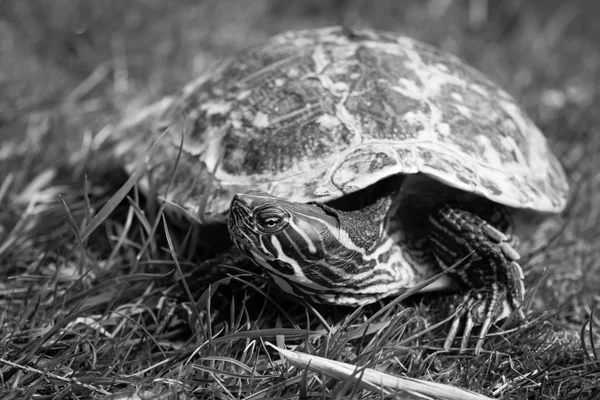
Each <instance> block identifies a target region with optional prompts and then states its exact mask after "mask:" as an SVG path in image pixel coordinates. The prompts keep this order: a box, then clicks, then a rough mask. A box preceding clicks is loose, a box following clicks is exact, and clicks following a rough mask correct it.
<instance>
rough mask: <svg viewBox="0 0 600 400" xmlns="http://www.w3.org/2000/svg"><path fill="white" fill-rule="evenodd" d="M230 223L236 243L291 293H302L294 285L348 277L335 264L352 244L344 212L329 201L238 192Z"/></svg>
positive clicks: (321, 286)
mask: <svg viewBox="0 0 600 400" xmlns="http://www.w3.org/2000/svg"><path fill="white" fill-rule="evenodd" d="M228 227H229V233H230V235H231V239H232V240H233V242H234V243H235V245H236V246H237V247H238V248H239V249H240V250H241V251H242V252H243V253H245V254H246V255H247V256H248V257H249V258H250V259H251V260H253V261H254V262H255V263H256V264H258V265H260V266H262V267H264V268H265V269H266V270H267V271H268V272H269V273H270V274H271V276H273V278H274V279H275V281H276V283H277V284H278V285H279V286H280V287H281V288H282V289H284V290H285V291H287V292H289V293H292V294H295V295H301V294H300V293H298V291H297V290H294V286H301V288H302V292H305V293H306V292H311V293H319V292H328V291H329V292H330V291H331V288H332V287H334V286H336V285H343V284H345V283H347V278H346V276H340V275H339V274H336V273H335V272H334V271H333V270H332V264H334V265H335V264H338V263H337V262H336V259H337V258H339V257H340V256H342V255H343V254H345V250H347V249H346V248H345V246H344V244H345V243H344V241H343V240H340V238H343V237H344V236H345V235H344V234H343V232H342V230H341V228H340V221H339V220H338V215H336V213H335V210H334V209H331V208H330V207H328V206H326V205H323V204H319V203H306V204H305V203H296V202H292V201H288V200H285V199H282V198H279V197H275V196H271V195H269V194H267V193H264V192H258V191H249V192H245V193H242V194H237V195H236V196H235V197H234V198H233V200H232V202H231V207H230V212H229V220H228ZM290 284H291V285H290Z"/></svg>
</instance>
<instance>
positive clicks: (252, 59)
mask: <svg viewBox="0 0 600 400" xmlns="http://www.w3.org/2000/svg"><path fill="white" fill-rule="evenodd" d="M165 104H166V105H165V106H164V107H162V108H161V111H160V112H158V113H156V118H155V120H154V122H153V126H154V127H155V129H154V130H153V132H154V133H155V134H158V133H159V132H163V130H164V129H165V128H168V132H167V133H163V135H166V138H162V139H161V140H160V141H159V142H160V144H159V148H158V150H153V153H152V154H151V156H149V157H148V160H149V161H148V162H149V164H150V167H149V168H151V169H152V171H153V173H152V179H153V182H152V184H153V186H154V187H155V190H156V191H157V193H159V194H160V195H161V198H162V200H163V201H165V202H167V203H168V204H170V205H172V206H174V207H175V208H176V209H177V210H180V211H181V210H183V211H184V212H185V213H186V214H187V215H189V216H191V217H192V218H193V219H195V220H197V221H206V220H207V219H211V218H212V219H214V220H218V221H222V222H225V221H226V222H227V227H228V230H229V234H230V237H231V240H232V242H233V244H234V245H235V248H237V250H232V251H241V253H242V254H243V255H244V256H245V257H247V258H248V259H250V260H251V261H252V262H253V263H255V264H256V265H258V266H259V267H260V268H261V269H263V270H264V271H265V272H266V273H267V274H268V275H270V276H271V277H272V278H273V281H274V282H275V283H276V284H277V285H278V286H279V287H280V288H281V289H283V290H284V291H285V292H287V293H290V294H292V295H294V296H297V297H301V298H305V299H308V300H310V301H314V302H318V303H325V304H331V305H346V306H360V305H364V304H370V303H374V302H377V301H379V300H380V299H383V298H386V297H390V296H398V295H400V294H402V293H404V292H406V291H407V290H410V289H411V288H413V287H415V286H416V285H418V284H420V283H422V282H425V281H427V280H428V279H430V278H432V277H435V276H438V275H439V276H440V278H439V279H438V280H437V281H435V282H434V283H432V284H430V285H429V286H428V287H427V289H428V290H443V289H447V288H450V289H451V290H455V291H457V292H458V293H460V294H461V296H462V297H460V302H459V304H458V312H457V313H456V316H455V317H454V320H453V322H452V324H451V327H450V329H449V332H448V335H447V339H446V342H445V344H444V347H445V348H446V349H450V347H451V346H452V344H453V342H454V341H455V339H456V335H457V332H458V330H459V329H460V326H461V325H464V328H463V336H462V341H461V351H462V350H465V349H466V347H467V343H468V340H469V338H470V335H471V332H472V329H473V327H474V326H477V325H478V326H480V331H479V335H478V337H477V344H476V351H477V352H479V351H481V349H482V346H483V342H484V338H485V335H486V334H487V332H488V331H489V329H490V327H491V326H492V324H494V323H496V322H497V321H500V320H502V319H504V318H506V317H508V316H511V315H513V316H516V317H517V319H522V318H524V315H523V312H522V303H523V299H524V291H525V288H524V274H523V271H522V267H521V266H520V264H519V258H520V255H519V254H520V253H519V251H518V248H519V247H518V242H519V236H520V235H523V234H525V235H529V234H530V233H531V232H532V231H534V230H535V225H536V224H537V222H536V221H538V220H537V219H535V218H530V217H529V216H530V215H539V216H542V217H543V218H545V217H546V216H547V215H549V214H556V213H559V212H560V211H561V210H563V209H564V207H565V205H566V201H567V195H568V183H567V179H566V175H565V172H564V171H563V169H562V167H561V165H560V163H559V161H558V159H557V158H556V157H555V155H553V154H552V152H551V150H550V147H549V144H548V142H547V140H546V138H545V137H544V136H543V134H542V133H541V131H540V130H539V129H538V128H537V127H536V125H535V124H534V122H533V121H532V120H531V118H530V117H528V116H527V114H526V113H525V112H524V111H523V110H522V109H521V108H520V106H519V105H518V104H517V102H516V101H515V100H514V99H513V98H512V97H511V96H510V95H509V94H507V93H506V92H505V91H504V90H502V89H501V88H500V87H499V86H498V85H496V84H495V83H493V82H492V81H491V80H490V79H488V78H487V77H485V76H484V75H483V74H482V73H481V72H479V71H477V70H476V69H474V68H473V67H471V66H469V65H467V64H466V63H465V62H463V61H461V60H460V59H459V58H457V57H455V56H453V55H451V54H449V53H446V52H444V51H442V50H440V49H438V48H436V47H433V46H431V45H428V44H425V43H422V42H420V41H417V40H415V39H412V38H409V37H405V36H401V35H398V34H395V33H390V32H384V31H378V30H374V29H352V28H348V27H340V26H334V27H324V28H315V29H305V30H300V31H290V32H285V33H282V34H278V35H276V36H273V37H271V38H269V39H267V40H266V41H265V42H264V43H262V44H260V45H257V46H255V47H252V48H250V49H248V50H246V51H243V52H242V53H240V54H239V55H237V56H235V57H233V58H232V59H230V60H228V61H226V62H224V63H223V64H222V65H220V66H218V67H217V68H215V70H214V71H211V72H210V73H208V74H206V75H203V76H202V77H200V78H198V79H197V80H195V81H193V82H192V83H190V84H188V85H187V86H186V87H185V88H184V89H183V90H181V91H180V92H179V93H178V94H176V95H175V96H173V97H171V98H169V100H168V101H167V102H166V103H165ZM152 137H153V138H156V135H154V136H152ZM131 143H134V144H135V145H134V146H124V147H122V150H121V153H128V154H129V153H131V149H132V148H135V149H139V148H140V146H139V143H138V142H137V139H136V140H134V141H132V142H131ZM123 149H126V150H123ZM138 156H139V154H138ZM134 158H135V157H134ZM175 160H177V161H175ZM175 164H177V165H175ZM175 167H176V170H175V172H173V170H174V169H175ZM167 189H168V191H167ZM235 248H234V249H235Z"/></svg>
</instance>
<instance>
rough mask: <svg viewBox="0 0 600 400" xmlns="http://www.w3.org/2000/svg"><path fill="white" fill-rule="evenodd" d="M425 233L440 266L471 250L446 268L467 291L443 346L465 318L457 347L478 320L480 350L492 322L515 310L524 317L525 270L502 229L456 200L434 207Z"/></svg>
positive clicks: (444, 265)
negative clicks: (427, 232)
mask: <svg viewBox="0 0 600 400" xmlns="http://www.w3.org/2000/svg"><path fill="white" fill-rule="evenodd" d="M429 237H430V239H431V242H432V243H433V251H434V254H435V257H436V259H437V261H438V263H439V264H440V266H441V267H442V268H443V269H448V268H450V267H452V266H453V265H454V264H455V263H456V262H457V261H458V260H460V259H461V258H463V257H465V256H467V255H469V254H471V256H470V257H468V258H467V259H466V260H465V261H463V262H462V263H461V264H460V265H458V266H457V267H456V268H454V269H453V270H451V271H449V274H450V275H451V276H452V277H453V278H454V279H455V280H456V281H457V283H458V284H460V285H461V286H462V287H463V288H465V290H468V293H467V294H466V295H465V298H464V302H463V303H462V304H461V305H460V308H459V310H458V313H457V316H456V317H455V319H454V321H453V322H452V326H451V327H450V331H449V332H448V337H447V339H446V342H445V343H444V348H445V349H446V350H448V349H449V348H450V346H451V345H452V343H453V342H454V339H455V337H456V333H457V331H458V327H459V325H460V323H461V321H462V320H464V334H463V338H462V341H461V347H460V350H461V352H462V351H464V350H465V349H466V347H467V342H468V340H469V336H470V335H471V330H472V329H473V327H474V326H475V325H481V330H480V332H479V337H478V340H477V344H476V347H475V353H477V354H478V353H479V352H480V351H481V348H482V345H483V340H484V337H485V335H486V334H487V332H488V331H489V329H490V327H491V325H492V323H494V322H496V321H499V320H501V319H504V318H506V317H508V316H509V315H511V314H513V313H515V312H517V313H518V316H519V317H520V318H524V315H523V312H522V310H521V306H522V303H523V297H524V292H525V287H524V285H523V270H522V269H521V266H520V265H519V264H518V263H517V261H518V260H519V253H517V251H516V250H515V249H514V248H513V247H512V245H511V244H510V241H509V238H508V237H507V236H506V235H505V234H504V233H503V232H502V231H500V230H498V229H496V228H495V227H493V226H492V225H490V223H488V222H487V221H485V220H484V219H482V218H481V217H479V216H477V215H475V214H473V213H471V212H469V211H466V210H464V209H462V208H459V207H458V206H455V205H449V204H441V205H439V206H437V207H436V208H435V209H434V210H433V212H432V213H431V214H430V217H429Z"/></svg>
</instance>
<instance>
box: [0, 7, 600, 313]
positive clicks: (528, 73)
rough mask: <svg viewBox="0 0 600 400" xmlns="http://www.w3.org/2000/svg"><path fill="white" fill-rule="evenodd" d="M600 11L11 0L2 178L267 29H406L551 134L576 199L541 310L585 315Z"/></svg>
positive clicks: (63, 158) (5, 28)
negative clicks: (19, 161) (17, 160)
mask: <svg viewBox="0 0 600 400" xmlns="http://www.w3.org/2000/svg"><path fill="white" fill-rule="evenodd" d="M598 17H600V2H597V1H593V0H588V1H586V0H579V1H573V0H572V1H568V2H566V1H558V0H556V1H555V0H543V1H542V0H539V1H534V0H530V1H525V0H506V1H502V2H500V1H487V0H456V1H450V0H403V1H399V0H370V1H359V0H303V1H300V0H203V1H189V0H188V1H184V0H181V1H176V2H175V1H162V0H143V1H142V0H130V1H122V0H19V1H14V0H13V1H11V0H0V179H1V178H2V176H3V175H4V174H6V171H7V169H8V168H10V169H11V170H12V171H13V172H14V170H15V168H14V165H12V166H7V164H6V163H3V161H6V160H14V158H11V157H12V156H14V155H16V154H26V155H27V160H28V161H27V162H29V163H31V160H34V163H33V170H32V169H30V168H27V169H24V171H22V172H21V171H18V172H14V173H22V174H30V175H31V176H32V177H33V176H36V174H37V173H39V172H40V171H42V170H43V169H44V168H46V167H47V166H48V165H53V166H56V165H61V164H68V163H69V162H70V160H71V155H72V154H74V153H77V152H78V151H79V149H81V148H82V147H83V145H84V143H85V142H86V141H89V140H90V138H91V137H93V136H95V135H97V134H98V133H99V132H100V131H102V129H104V128H106V127H107V126H111V124H116V123H117V122H118V121H119V120H120V119H122V118H124V117H127V116H129V115H132V114H133V113H135V112H136V111H138V110H139V109H141V108H142V107H143V106H144V105H147V104H149V103H151V102H153V101H156V100H158V99H160V97H161V96H164V95H166V94H169V93H172V92H174V91H175V90H177V89H179V88H180V87H181V86H182V85H184V84H185V83H187V82H189V81H190V80H191V79H193V78H195V77H197V76H198V75H200V74H203V73H206V72H209V71H210V70H211V68H212V67H213V66H214V65H215V63H216V62H218V61H219V60H221V59H223V58H224V57H227V56H231V55H233V54H235V53H236V52H238V51H240V50H241V49H244V48H246V47H248V46H250V45H253V44H257V43H260V42H261V41H262V40H264V39H265V38H266V37H268V36H269V35H272V34H275V33H278V32H281V31H285V30H291V29H300V28H310V27H317V26H326V25H334V24H346V25H349V26H357V27H373V28H378V29H385V30H390V31H395V32H398V33H401V34H406V35H409V36H412V37H414V38H416V39H419V40H422V41H425V42H428V43H430V44H433V45H435V46H438V47H440V48H442V49H444V50H446V51H449V52H452V53H454V54H456V55H458V56H459V57H461V58H463V59H464V60H466V61H467V62H468V63H470V64H472V65H473V66H475V67H476V68H478V69H480V70H482V71H483V72H484V73H485V74H486V75H488V76H489V77H491V78H492V80H494V81H495V82H497V83H498V84H500V86H502V87H504V88H505V89H506V90H507V91H508V92H509V93H511V94H512V95H513V96H515V97H516V98H517V100H518V101H519V102H520V103H521V104H522V105H523V107H524V108H525V109H526V110H527V112H528V113H529V114H530V115H531V116H532V118H533V119H534V120H535V121H536V123H537V124H538V125H539V126H540V128H541V129H542V131H544V132H545V134H546V136H547V137H548V138H549V141H550V143H551V147H552V148H553V150H554V151H555V153H556V154H557V155H558V156H559V158H560V159H561V161H562V163H563V165H564V166H565V169H566V170H567V173H568V175H569V177H570V180H571V183H572V184H573V188H574V190H573V192H574V194H573V198H574V200H573V201H572V204H571V207H570V209H569V211H568V218H569V221H568V224H567V226H566V227H562V228H561V229H562V230H561V231H560V235H561V236H560V240H559V243H560V244H559V245H556V246H555V247H554V248H555V250H556V251H550V252H547V253H545V254H544V255H542V256H540V255H538V257H542V258H539V259H538V261H537V263H536V265H538V266H539V268H538V269H535V270H534V273H536V274H538V275H539V276H542V275H544V274H546V273H548V271H551V275H550V278H549V279H547V280H545V281H544V282H545V283H544V285H545V286H544V290H543V291H541V292H542V294H541V296H540V297H541V298H542V299H543V302H544V305H541V306H542V307H545V306H547V307H553V308H556V307H559V305H565V304H566V307H567V309H568V310H567V313H566V314H563V315H566V316H569V315H570V316H571V317H572V318H575V319H576V321H573V322H575V323H578V322H581V321H582V320H583V319H585V318H587V317H586V316H587V315H589V307H590V306H591V305H592V304H594V302H597V301H598V300H599V299H598V294H597V288H598V287H600V277H599V275H600V274H598V273H597V272H596V271H598V270H599V269H600V266H599V265H598V264H599V263H600V261H598V259H599V258H598V257H597V253H598V251H597V250H596V249H598V248H599V246H598V244H599V243H600V240H599V236H600V235H599V230H598V228H597V223H596V222H597V221H598V218H599V216H600V206H598V205H596V203H597V199H596V200H594V198H595V197H597V195H598V193H600V191H599V189H600V179H599V177H600V176H599V175H598V174H597V171H598V170H599V169H600V165H599V162H598V161H597V155H598V152H599V151H600V135H597V134H596V132H597V131H598V128H599V127H600V113H598V112H597V110H598V108H597V105H596V106H595V107H596V108H595V109H596V112H595V113H594V112H592V110H593V109H594V105H595V102H596V99H597V98H598V93H599V92H600V86H599V85H600V84H599V82H600V79H599V78H600V45H599V43H600V40H599V38H600V23H599V22H598V21H599V20H600V18H598ZM11 163H14V161H11ZM36 170H37V171H36ZM27 181H28V180H27V179H26V177H25V179H15V182H17V184H23V185H24V184H26V182H27ZM19 182H22V183H19ZM553 229H558V228H557V227H556V226H555V227H554V228H553ZM565 260H567V261H566V262H565ZM594 288H596V289H594ZM568 311H571V312H568ZM567 318H569V317H567Z"/></svg>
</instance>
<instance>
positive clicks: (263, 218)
mask: <svg viewBox="0 0 600 400" xmlns="http://www.w3.org/2000/svg"><path fill="white" fill-rule="evenodd" d="M254 221H255V222H256V226H257V227H258V229H259V230H260V231H262V232H264V233H274V232H277V231H279V230H281V229H283V228H285V227H286V226H287V213H285V212H284V211H283V210H281V209H279V208H275V207H269V208H264V209H262V210H259V211H258V212H257V213H256V214H255V216H254Z"/></svg>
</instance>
